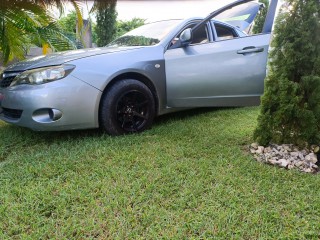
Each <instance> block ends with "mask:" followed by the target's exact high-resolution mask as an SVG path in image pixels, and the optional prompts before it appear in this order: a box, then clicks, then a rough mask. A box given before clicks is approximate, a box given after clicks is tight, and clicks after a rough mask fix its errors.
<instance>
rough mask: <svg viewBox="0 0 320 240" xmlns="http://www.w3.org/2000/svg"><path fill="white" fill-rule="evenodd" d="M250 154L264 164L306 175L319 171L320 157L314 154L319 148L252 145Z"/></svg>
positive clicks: (288, 145)
mask: <svg viewBox="0 0 320 240" xmlns="http://www.w3.org/2000/svg"><path fill="white" fill-rule="evenodd" d="M249 150H250V153H251V154H253V156H254V158H255V159H256V160H257V161H259V162H262V163H267V164H271V165H275V166H279V167H281V168H286V169H290V170H291V169H297V170H299V171H302V172H306V173H316V172H318V171H319V167H318V164H319V161H318V157H317V156H318V155H317V154H316V153H315V152H313V151H315V150H318V148H317V146H311V149H302V150H299V148H298V147H297V146H294V145H292V144H283V145H276V144H271V145H269V146H267V147H264V146H259V145H258V144H257V143H252V144H251V145H250V146H249Z"/></svg>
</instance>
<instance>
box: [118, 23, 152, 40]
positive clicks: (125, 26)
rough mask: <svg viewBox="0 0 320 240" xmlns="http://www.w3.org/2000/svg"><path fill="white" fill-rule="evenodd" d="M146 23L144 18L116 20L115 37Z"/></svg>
mask: <svg viewBox="0 0 320 240" xmlns="http://www.w3.org/2000/svg"><path fill="white" fill-rule="evenodd" d="M145 23H146V20H145V19H142V18H133V19H131V20H129V21H122V20H120V21H118V22H117V35H116V37H120V36H122V35H123V34H125V33H127V32H129V31H131V30H133V29H135V28H137V27H140V26H142V25H144V24H145Z"/></svg>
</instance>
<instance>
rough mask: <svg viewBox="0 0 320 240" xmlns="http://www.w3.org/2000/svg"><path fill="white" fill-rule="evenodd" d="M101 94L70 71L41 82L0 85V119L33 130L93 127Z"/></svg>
mask: <svg viewBox="0 0 320 240" xmlns="http://www.w3.org/2000/svg"><path fill="white" fill-rule="evenodd" d="M101 95H102V92H101V91H100V90H98V89H96V88H94V87H92V86H90V85H89V84H87V83H85V82H82V81H81V80H79V79H77V78H75V77H73V76H72V75H69V76H67V77H66V78H64V79H61V80H57V81H54V82H51V83H46V84H41V85H19V86H15V87H8V88H0V119H1V120H3V121H5V122H7V123H11V124H15V125H18V126H22V127H27V128H31V129H33V130H37V131H60V130H72V129H85V128H97V127H98V126H99V122H98V112H99V102H100V98H101Z"/></svg>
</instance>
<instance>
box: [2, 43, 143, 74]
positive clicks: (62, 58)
mask: <svg viewBox="0 0 320 240" xmlns="http://www.w3.org/2000/svg"><path fill="white" fill-rule="evenodd" d="M138 48H143V47H141V46H139V47H103V48H88V49H80V50H72V51H65V52H59V53H53V54H49V55H46V56H39V57H35V58H31V59H28V60H25V61H21V62H17V63H15V64H13V65H11V66H9V67H8V68H6V70H5V71H6V72H8V71H9V72H20V71H25V70H29V69H34V68H40V67H46V66H54V65H61V64H63V63H66V62H70V61H72V60H76V59H80V58H86V57H91V56H95V55H101V54H108V53H116V52H123V51H130V50H134V49H138Z"/></svg>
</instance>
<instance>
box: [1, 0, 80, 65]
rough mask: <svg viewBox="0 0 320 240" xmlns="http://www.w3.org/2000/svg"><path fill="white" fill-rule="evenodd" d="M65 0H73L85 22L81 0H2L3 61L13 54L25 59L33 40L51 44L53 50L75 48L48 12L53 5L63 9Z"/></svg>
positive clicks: (9, 58)
mask: <svg viewBox="0 0 320 240" xmlns="http://www.w3.org/2000/svg"><path fill="white" fill-rule="evenodd" d="M66 2H71V3H72V4H73V6H74V8H75V10H76V13H77V17H78V19H79V22H80V23H82V16H81V11H80V8H79V3H80V1H76V0H72V1H64V0H61V1H60V0H28V1H21V0H0V55H1V56H0V58H1V59H2V61H3V62H4V64H6V63H8V61H10V60H12V59H14V58H17V59H23V58H24V56H25V53H26V49H27V47H28V45H30V44H35V45H38V46H41V45H43V44H48V45H49V46H50V48H52V49H53V50H66V49H74V48H75V45H74V43H73V42H72V41H71V40H69V39H68V37H67V36H65V35H64V34H63V33H62V31H61V30H60V28H59V26H58V25H57V24H56V21H55V19H54V18H53V16H52V15H51V14H50V12H49V10H50V8H49V7H52V6H56V7H58V9H59V10H60V12H63V7H64V4H65V3H66ZM48 9H49V10H48ZM79 27H82V26H81V24H79Z"/></svg>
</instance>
